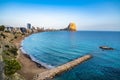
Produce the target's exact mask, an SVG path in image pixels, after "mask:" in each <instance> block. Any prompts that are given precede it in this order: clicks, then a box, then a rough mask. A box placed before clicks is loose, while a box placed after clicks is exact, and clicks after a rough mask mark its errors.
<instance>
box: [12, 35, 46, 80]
mask: <svg viewBox="0 0 120 80" xmlns="http://www.w3.org/2000/svg"><path fill="white" fill-rule="evenodd" d="M26 37H28V36H25V37H19V38H18V39H16V40H15V41H14V43H13V44H14V45H15V46H16V47H17V48H18V51H17V53H18V56H17V61H18V62H20V64H21V66H22V68H21V70H19V71H18V73H19V74H20V75H22V76H23V77H24V78H25V80H32V78H33V76H34V75H35V74H37V73H41V72H44V71H46V70H48V69H46V68H45V67H43V66H42V65H40V64H39V63H37V62H35V61H33V60H32V59H31V57H30V56H29V55H27V54H26V53H24V52H23V51H22V50H21V49H20V48H21V43H22V41H23V40H24V39H25V38H26Z"/></svg>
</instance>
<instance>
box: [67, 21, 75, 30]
mask: <svg viewBox="0 0 120 80" xmlns="http://www.w3.org/2000/svg"><path fill="white" fill-rule="evenodd" d="M68 28H69V30H70V31H76V24H75V23H70V24H69V26H68Z"/></svg>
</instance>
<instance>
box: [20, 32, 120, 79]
mask: <svg viewBox="0 0 120 80" xmlns="http://www.w3.org/2000/svg"><path fill="white" fill-rule="evenodd" d="M103 45H105V46H110V47H113V48H114V49H115V50H110V51H103V50H101V49H100V48H99V46H103ZM22 46H23V47H22V49H23V50H24V51H25V52H26V53H27V54H29V55H30V56H31V58H32V59H33V60H34V61H36V62H38V63H41V64H42V65H43V66H45V67H47V68H54V67H56V66H59V65H62V64H65V63H67V62H69V61H72V60H74V59H76V58H78V57H81V56H83V55H85V54H92V55H93V58H92V59H90V60H88V61H86V62H84V63H82V64H81V65H78V66H76V67H74V68H73V69H71V70H69V71H67V72H65V73H63V74H61V75H59V76H56V77H55V78H54V80H120V32H105V31H104V32H102V31H77V32H67V31H58V32H43V33H37V34H33V35H31V36H29V37H27V38H25V40H24V41H23V42H22Z"/></svg>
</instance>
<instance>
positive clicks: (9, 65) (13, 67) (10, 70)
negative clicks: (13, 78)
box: [4, 59, 21, 76]
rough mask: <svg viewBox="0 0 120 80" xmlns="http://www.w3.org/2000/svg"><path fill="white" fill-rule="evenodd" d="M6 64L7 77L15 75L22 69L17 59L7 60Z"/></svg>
mask: <svg viewBox="0 0 120 80" xmlns="http://www.w3.org/2000/svg"><path fill="white" fill-rule="evenodd" d="M4 62H5V67H4V72H5V75H7V76H10V75H13V74H14V73H15V72H16V71H17V70H20V69H21V65H20V64H19V63H18V62H17V61H16V60H15V59H6V60H4Z"/></svg>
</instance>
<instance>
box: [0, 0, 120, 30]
mask: <svg viewBox="0 0 120 80" xmlns="http://www.w3.org/2000/svg"><path fill="white" fill-rule="evenodd" d="M0 10H1V11H0V25H7V26H14V27H26V26H27V23H31V24H32V26H35V27H45V28H55V29H61V28H65V27H67V26H68V25H69V23H70V22H74V23H76V25H77V29H78V30H92V31H94V30H95V31H120V0H0Z"/></svg>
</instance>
